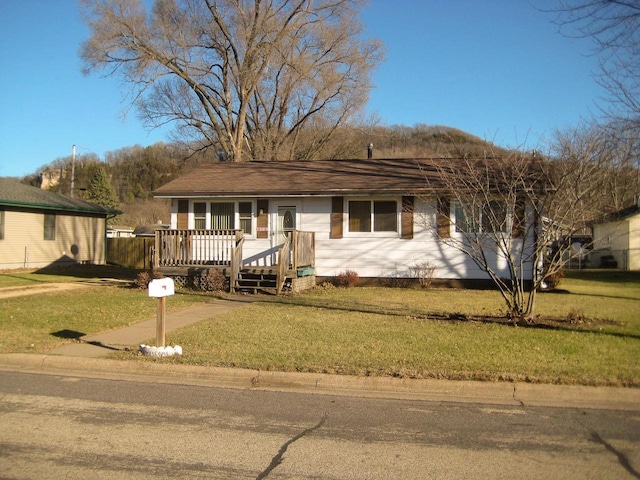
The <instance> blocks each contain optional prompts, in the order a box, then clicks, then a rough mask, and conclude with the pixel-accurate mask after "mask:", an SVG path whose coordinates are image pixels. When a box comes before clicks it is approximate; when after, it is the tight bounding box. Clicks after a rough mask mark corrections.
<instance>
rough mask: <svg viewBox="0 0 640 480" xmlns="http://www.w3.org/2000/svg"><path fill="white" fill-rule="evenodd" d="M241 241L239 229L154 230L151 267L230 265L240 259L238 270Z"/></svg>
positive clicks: (240, 257) (242, 237) (242, 235)
mask: <svg viewBox="0 0 640 480" xmlns="http://www.w3.org/2000/svg"><path fill="white" fill-rule="evenodd" d="M243 241H244V234H243V232H242V230H156V244H155V251H156V254H155V257H154V267H155V268H157V267H181V266H191V265H229V266H231V265H232V264H233V260H234V258H235V259H238V258H239V259H240V265H239V266H237V268H238V270H239V269H240V268H241V267H242V265H241V263H242V243H243ZM234 266H235V265H234Z"/></svg>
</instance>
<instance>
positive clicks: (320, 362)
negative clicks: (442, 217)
mask: <svg viewBox="0 0 640 480" xmlns="http://www.w3.org/2000/svg"><path fill="white" fill-rule="evenodd" d="M561 287H562V290H560V291H558V292H554V293H542V294H541V295H540V297H539V299H538V313H540V314H541V316H542V317H545V318H552V319H555V321H553V322H546V324H542V323H541V325H539V326H532V327H514V326H512V325H508V324H505V323H503V322H499V321H494V320H491V318H492V316H496V315H499V314H500V313H501V312H500V308H501V303H500V298H499V295H498V294H497V293H496V292H493V291H477V290H435V289H434V290H424V291H420V290H406V289H388V288H355V289H322V288H317V289H316V290H314V291H312V292H308V293H305V294H301V295H295V296H288V297H279V298H273V297H265V298H264V299H263V300H262V301H259V302H256V303H254V304H252V305H249V306H247V307H244V308H242V309H238V310H235V311H234V312H232V313H229V314H226V315H221V316H219V317H216V318H212V319H210V320H208V321H206V322H202V323H199V324H197V325H193V326H191V327H187V328H185V329H182V330H180V331H177V332H175V333H174V334H172V335H170V336H169V337H168V340H169V341H171V342H173V343H174V344H178V345H182V346H183V349H184V356H183V357H176V358H175V359H174V360H172V361H175V362H180V363H188V364H197V365H214V366H227V367H243V368H252V369H261V370H283V371H304V372H325V373H340V374H349V375H391V376H400V377H413V378H449V379H476V380H520V381H522V380H524V381H532V382H545V383H566V384H588V385H619V386H623V385H624V386H640V276H639V275H635V274H618V275H617V276H614V277H613V278H611V276H610V275H605V276H603V277H602V278H599V277H598V276H597V275H595V276H593V275H591V276H585V275H581V276H578V277H576V278H567V279H566V280H565V281H564V282H563V284H562V285H561ZM473 317H485V318H484V319H482V320H481V321H475V320H469V318H473Z"/></svg>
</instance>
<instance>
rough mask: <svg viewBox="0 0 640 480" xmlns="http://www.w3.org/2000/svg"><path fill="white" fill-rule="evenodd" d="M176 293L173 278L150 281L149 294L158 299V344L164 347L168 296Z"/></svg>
mask: <svg viewBox="0 0 640 480" xmlns="http://www.w3.org/2000/svg"><path fill="white" fill-rule="evenodd" d="M174 293H175V287H174V284H173V279H172V278H168V277H167V278H157V279H155V280H151V282H149V296H150V297H155V298H157V299H158V310H157V315H156V346H158V347H164V346H165V345H164V323H165V320H164V317H165V311H166V298H167V297H168V296H169V295H173V294H174Z"/></svg>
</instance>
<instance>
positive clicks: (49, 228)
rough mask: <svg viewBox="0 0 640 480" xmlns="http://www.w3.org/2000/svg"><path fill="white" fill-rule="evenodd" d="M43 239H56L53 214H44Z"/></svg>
mask: <svg viewBox="0 0 640 480" xmlns="http://www.w3.org/2000/svg"><path fill="white" fill-rule="evenodd" d="M44 239H45V240H55V239H56V216H55V215H54V214H51V213H45V215H44Z"/></svg>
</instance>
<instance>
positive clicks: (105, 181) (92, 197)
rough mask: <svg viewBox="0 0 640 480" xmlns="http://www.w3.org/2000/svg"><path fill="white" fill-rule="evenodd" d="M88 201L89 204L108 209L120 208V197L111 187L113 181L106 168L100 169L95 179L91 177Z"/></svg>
mask: <svg viewBox="0 0 640 480" xmlns="http://www.w3.org/2000/svg"><path fill="white" fill-rule="evenodd" d="M86 199H87V201H89V202H92V203H95V204H97V205H101V206H103V207H106V208H118V206H119V201H118V196H117V195H116V191H115V190H114V188H113V186H112V185H111V181H110V180H109V176H108V175H107V172H106V170H105V169H104V167H102V166H100V167H98V168H97V169H96V171H95V173H94V174H93V177H91V181H90V182H89V188H88V189H87V192H86Z"/></svg>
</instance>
